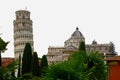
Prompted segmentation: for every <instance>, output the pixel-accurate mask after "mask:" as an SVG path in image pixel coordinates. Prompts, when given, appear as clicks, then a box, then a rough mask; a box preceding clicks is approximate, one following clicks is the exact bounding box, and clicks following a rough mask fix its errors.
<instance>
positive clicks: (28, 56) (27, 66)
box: [22, 43, 32, 75]
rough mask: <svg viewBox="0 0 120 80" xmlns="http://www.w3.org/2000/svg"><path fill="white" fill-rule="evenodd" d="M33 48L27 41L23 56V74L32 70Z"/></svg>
mask: <svg viewBox="0 0 120 80" xmlns="http://www.w3.org/2000/svg"><path fill="white" fill-rule="evenodd" d="M31 62H32V49H31V45H30V43H27V44H26V45H25V48H24V52H23V58H22V75H24V74H25V73H30V72H31Z"/></svg>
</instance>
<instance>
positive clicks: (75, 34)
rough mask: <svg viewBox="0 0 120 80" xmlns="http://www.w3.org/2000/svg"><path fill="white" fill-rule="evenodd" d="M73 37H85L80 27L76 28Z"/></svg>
mask: <svg viewBox="0 0 120 80" xmlns="http://www.w3.org/2000/svg"><path fill="white" fill-rule="evenodd" d="M72 37H83V35H82V33H81V32H80V31H79V28H78V27H77V28H76V31H75V32H74V33H73V34H72Z"/></svg>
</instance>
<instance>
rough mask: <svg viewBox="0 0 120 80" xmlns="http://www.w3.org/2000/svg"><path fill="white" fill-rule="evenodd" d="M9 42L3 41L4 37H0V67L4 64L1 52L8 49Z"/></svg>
mask: <svg viewBox="0 0 120 80" xmlns="http://www.w3.org/2000/svg"><path fill="white" fill-rule="evenodd" d="M8 43H9V42H5V41H3V39H2V38H1V37H0V67H1V65H2V61H1V52H4V51H5V50H7V48H6V47H7V45H8Z"/></svg>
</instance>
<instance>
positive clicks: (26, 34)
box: [13, 10, 33, 59]
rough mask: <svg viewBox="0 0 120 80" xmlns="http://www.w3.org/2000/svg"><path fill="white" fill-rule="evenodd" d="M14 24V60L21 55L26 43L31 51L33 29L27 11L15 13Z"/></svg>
mask: <svg viewBox="0 0 120 80" xmlns="http://www.w3.org/2000/svg"><path fill="white" fill-rule="evenodd" d="M13 24H14V54H15V59H18V58H19V54H23V51H24V47H25V45H26V43H30V44H31V47H32V50H33V28H32V20H31V19H30V12H29V11H27V10H18V11H16V19H15V20H14V21H13Z"/></svg>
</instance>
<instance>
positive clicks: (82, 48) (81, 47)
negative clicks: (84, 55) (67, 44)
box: [79, 41, 86, 52]
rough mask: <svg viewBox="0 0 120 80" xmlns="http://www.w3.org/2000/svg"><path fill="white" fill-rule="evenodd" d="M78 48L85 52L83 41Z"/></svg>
mask: <svg viewBox="0 0 120 80" xmlns="http://www.w3.org/2000/svg"><path fill="white" fill-rule="evenodd" d="M79 50H81V51H85V52H86V47H85V42H84V41H81V42H80V46H79Z"/></svg>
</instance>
